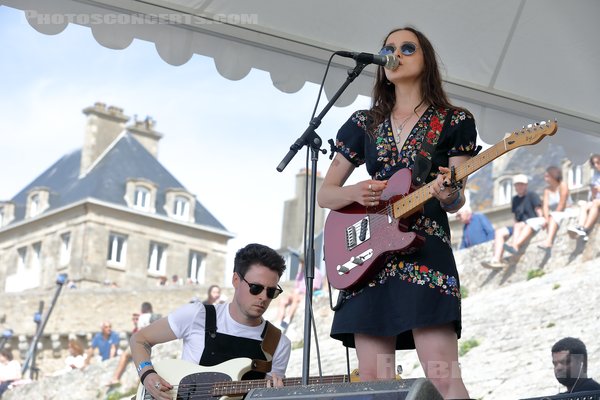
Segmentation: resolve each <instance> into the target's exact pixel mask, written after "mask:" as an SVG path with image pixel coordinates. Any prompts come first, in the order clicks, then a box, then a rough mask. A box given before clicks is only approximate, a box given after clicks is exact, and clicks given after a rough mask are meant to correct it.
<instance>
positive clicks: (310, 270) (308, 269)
mask: <svg viewBox="0 0 600 400" xmlns="http://www.w3.org/2000/svg"><path fill="white" fill-rule="evenodd" d="M366 66H367V64H366V63H361V62H357V64H356V66H355V67H354V69H352V70H348V77H347V78H346V81H345V82H344V84H343V85H342V86H341V87H340V88H339V89H338V91H337V92H336V93H335V94H334V95H333V97H332V98H331V100H329V102H328V103H327V105H325V107H323V110H322V111H321V112H320V113H319V115H318V116H316V117H315V118H313V119H312V120H311V121H310V123H309V126H308V128H306V130H305V131H304V133H303V134H302V136H300V137H299V138H298V139H297V140H296V141H295V142H294V144H292V146H291V147H290V150H289V151H288V153H287V154H286V156H285V157H284V158H283V160H282V161H281V163H279V165H278V166H277V171H279V172H281V171H283V170H284V169H285V167H286V166H287V165H288V164H289V162H290V161H291V160H292V158H294V156H295V155H296V153H297V152H298V150H300V149H301V148H302V147H304V146H309V147H310V150H311V170H310V174H311V175H310V178H311V181H310V200H309V214H308V232H307V236H308V237H307V238H305V243H307V245H306V249H305V254H304V277H305V282H306V296H305V298H304V346H303V357H302V384H303V385H308V378H309V373H310V343H311V339H310V338H311V311H312V296H313V280H314V277H315V204H316V191H317V161H318V160H319V152H320V151H321V152H323V154H325V153H326V152H327V151H326V150H321V144H322V140H321V138H320V137H319V135H317V133H316V131H315V130H316V129H317V128H318V127H319V126H320V125H321V121H322V120H323V117H324V116H325V114H327V112H328V111H329V110H330V109H331V107H333V105H334V104H335V102H336V101H337V99H338V98H339V97H340V96H341V95H342V93H343V92H344V90H346V88H347V87H348V86H349V85H350V84H351V83H352V82H353V81H354V79H356V77H358V76H359V75H360V73H361V72H362V70H363V69H364V68H365V67H366Z"/></svg>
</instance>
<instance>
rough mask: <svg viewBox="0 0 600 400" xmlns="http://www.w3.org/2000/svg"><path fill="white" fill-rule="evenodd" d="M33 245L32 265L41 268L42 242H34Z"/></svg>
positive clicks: (37, 268)
mask: <svg viewBox="0 0 600 400" xmlns="http://www.w3.org/2000/svg"><path fill="white" fill-rule="evenodd" d="M31 247H32V248H33V259H32V260H31V266H32V268H33V269H36V270H39V269H40V268H41V266H42V242H37V243H34V244H33V245H32V246H31Z"/></svg>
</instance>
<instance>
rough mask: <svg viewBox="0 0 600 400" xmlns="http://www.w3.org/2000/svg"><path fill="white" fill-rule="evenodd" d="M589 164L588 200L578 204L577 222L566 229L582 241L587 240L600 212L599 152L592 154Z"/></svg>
mask: <svg viewBox="0 0 600 400" xmlns="http://www.w3.org/2000/svg"><path fill="white" fill-rule="evenodd" d="M590 165H591V166H592V170H593V171H594V173H593V175H592V182H591V183H590V196H589V201H587V202H582V203H580V204H579V206H580V208H579V210H580V211H579V220H578V224H577V225H576V226H574V227H571V228H569V229H568V231H569V236H571V238H573V239H574V238H576V237H581V238H583V240H584V241H587V240H588V234H589V233H590V232H591V231H592V228H593V227H594V224H595V223H596V221H597V220H598V215H599V214H600V154H592V156H591V157H590Z"/></svg>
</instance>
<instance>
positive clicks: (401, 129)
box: [390, 114, 412, 137]
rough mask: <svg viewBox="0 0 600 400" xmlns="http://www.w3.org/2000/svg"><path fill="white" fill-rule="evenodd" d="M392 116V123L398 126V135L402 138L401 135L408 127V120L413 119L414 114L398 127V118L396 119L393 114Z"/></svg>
mask: <svg viewBox="0 0 600 400" xmlns="http://www.w3.org/2000/svg"><path fill="white" fill-rule="evenodd" d="M390 115H391V117H392V121H393V122H394V124H395V125H396V135H398V137H400V135H401V134H402V131H403V130H404V126H405V125H406V123H407V122H408V120H409V119H410V118H411V117H412V114H410V115H409V116H408V117H406V119H405V120H404V121H402V123H401V124H400V125H398V121H397V120H396V118H394V115H393V114H390Z"/></svg>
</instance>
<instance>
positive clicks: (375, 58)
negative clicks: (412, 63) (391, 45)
mask: <svg viewBox="0 0 600 400" xmlns="http://www.w3.org/2000/svg"><path fill="white" fill-rule="evenodd" d="M335 54H337V55H338V56H341V57H346V58H353V59H355V60H356V61H357V62H359V63H363V64H377V65H381V66H382V67H383V68H387V69H390V70H395V69H396V68H398V66H399V65H400V61H399V60H398V58H397V57H396V56H395V55H393V54H386V55H385V56H380V55H378V54H371V53H354V52H350V51H336V52H335Z"/></svg>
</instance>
